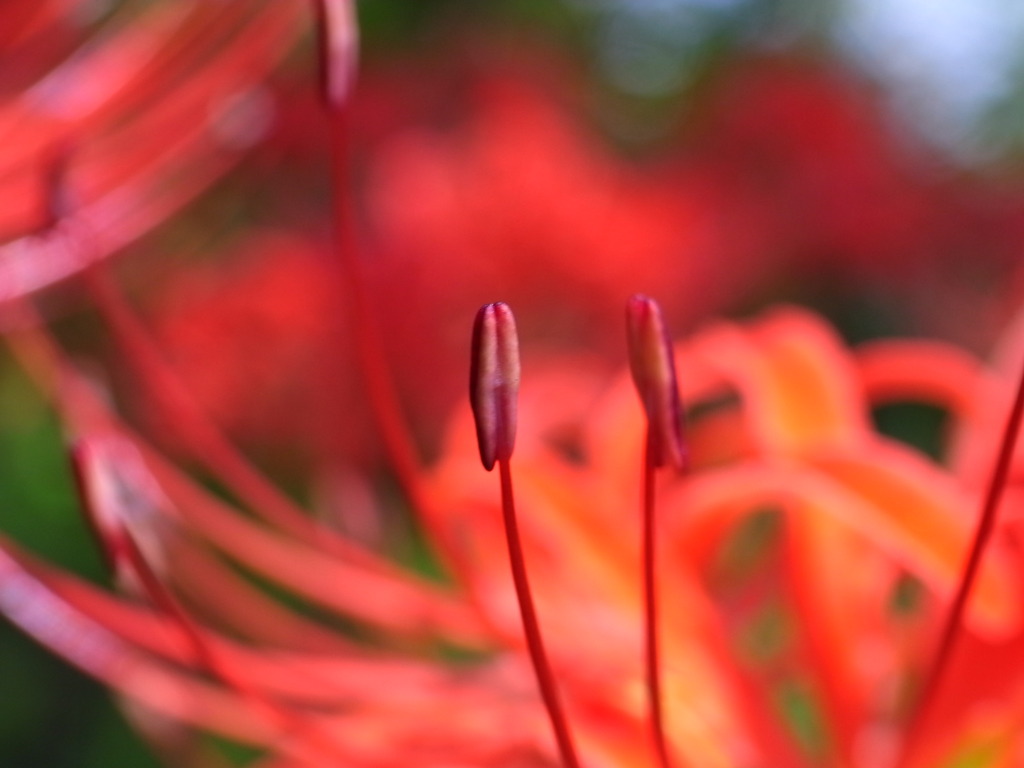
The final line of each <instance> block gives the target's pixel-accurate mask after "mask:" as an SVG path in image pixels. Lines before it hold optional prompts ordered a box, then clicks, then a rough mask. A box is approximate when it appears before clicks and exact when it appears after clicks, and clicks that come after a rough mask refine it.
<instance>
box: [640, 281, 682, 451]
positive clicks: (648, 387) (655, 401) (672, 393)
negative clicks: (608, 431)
mask: <svg viewBox="0 0 1024 768" xmlns="http://www.w3.org/2000/svg"><path fill="white" fill-rule="evenodd" d="M626 329H627V336H628V339H627V340H628V345H629V367H630V370H631V371H632V372H633V381H634V382H635V383H636V388H637V391H638V392H639V393H640V400H641V401H642V402H643V406H644V411H645V412H646V413H647V421H648V424H649V429H648V431H649V434H650V440H651V449H652V455H651V458H652V460H653V461H654V465H655V466H657V467H661V466H664V465H665V464H671V465H672V466H673V467H675V468H677V469H683V468H684V467H685V466H686V461H687V458H686V447H685V445H684V443H683V408H682V404H681V402H680V400H679V387H678V384H677V379H676V364H675V358H674V356H673V354H672V344H671V342H670V341H669V338H668V334H667V333H666V331H665V321H664V320H663V319H662V316H661V309H660V308H659V307H658V304H657V302H655V301H654V299H651V298H648V297H647V296H641V295H639V294H637V295H636V296H633V297H632V298H631V299H630V300H629V302H628V303H627V305H626Z"/></svg>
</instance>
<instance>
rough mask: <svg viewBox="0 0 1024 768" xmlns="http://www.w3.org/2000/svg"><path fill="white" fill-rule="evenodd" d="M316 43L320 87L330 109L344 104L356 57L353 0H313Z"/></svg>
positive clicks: (356, 45) (356, 44) (357, 52)
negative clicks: (317, 41) (318, 53)
mask: <svg viewBox="0 0 1024 768" xmlns="http://www.w3.org/2000/svg"><path fill="white" fill-rule="evenodd" d="M315 4H316V10H317V15H318V17H319V18H318V24H317V32H318V37H319V47H320V89H321V94H322V97H323V100H324V103H325V104H326V105H327V106H328V107H330V108H331V109H338V108H340V107H342V106H343V105H345V103H346V102H347V100H348V96H349V94H350V92H351V91H352V85H353V83H354V82H355V74H356V64H357V59H358V57H359V39H358V37H357V35H356V19H355V7H354V6H355V0H315Z"/></svg>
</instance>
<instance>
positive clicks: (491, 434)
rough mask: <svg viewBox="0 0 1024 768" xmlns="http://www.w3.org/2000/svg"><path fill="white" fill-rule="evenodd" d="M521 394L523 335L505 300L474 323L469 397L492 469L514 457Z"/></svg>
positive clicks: (485, 457)
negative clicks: (520, 336)
mask: <svg viewBox="0 0 1024 768" xmlns="http://www.w3.org/2000/svg"><path fill="white" fill-rule="evenodd" d="M518 394H519V338H518V336H517V335H516V321H515V317H513V315H512V310H511V309H509V306H508V305H507V304H505V303H503V302H497V303H495V304H487V305H485V306H484V307H481V308H480V311H479V312H477V315H476V321H475V323H474V324H473V349H472V361H471V364H470V372H469V400H470V404H471V405H472V407H473V417H474V418H475V419H476V436H477V442H478V443H479V445H480V460H481V461H483V464H484V467H485V468H486V469H487V470H488V471H490V470H491V469H493V468H494V463H495V462H496V461H499V460H507V459H508V458H509V457H511V456H512V448H513V446H514V445H515V441H516V398H517V396H518Z"/></svg>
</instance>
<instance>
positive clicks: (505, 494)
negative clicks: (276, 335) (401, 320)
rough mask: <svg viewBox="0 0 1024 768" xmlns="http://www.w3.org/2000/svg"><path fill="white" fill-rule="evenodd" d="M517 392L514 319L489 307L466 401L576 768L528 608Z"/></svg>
mask: <svg viewBox="0 0 1024 768" xmlns="http://www.w3.org/2000/svg"><path fill="white" fill-rule="evenodd" d="M518 391H519V340H518V337H517V335H516V324H515V318H514V317H513V315H512V310H511V309H509V307H508V305H507V304H503V303H501V302H499V303H496V304H488V305H486V306H484V307H482V308H481V309H480V311H479V312H478V313H477V316H476V322H475V323H474V325H473V346H472V360H471V363H470V378H469V399H470V404H471V405H472V408H473V416H474V418H475V420H476V434H477V440H478V441H479V444H480V459H481V460H482V461H483V465H484V467H485V468H486V469H487V471H488V472H489V471H491V470H492V469H493V468H494V464H495V462H497V464H498V473H499V475H500V479H501V511H502V515H503V517H504V522H505V535H506V538H507V539H508V556H509V561H510V563H511V566H512V581H513V583H514V584H515V590H516V597H517V598H518V600H519V612H520V615H521V616H522V620H523V633H524V634H525V636H526V647H527V650H528V652H529V654H530V661H531V662H532V664H533V669H534V672H535V673H536V675H537V683H538V686H539V688H540V695H541V698H542V699H543V700H544V706H545V707H546V708H547V711H548V717H549V718H550V720H551V727H552V729H553V730H554V732H555V740H556V741H557V743H558V750H559V752H560V753H561V755H562V762H563V763H564V765H565V766H566V768H579V765H580V763H579V759H578V758H577V756H576V748H575V746H574V744H573V739H572V734H571V732H570V731H569V724H568V721H567V720H566V718H565V713H564V712H563V711H562V705H561V701H560V700H559V696H558V689H557V687H556V686H555V678H554V675H553V674H552V672H551V666H550V664H549V663H548V658H547V654H546V653H545V651H544V643H543V641H542V639H541V635H540V625H539V623H538V621H537V612H536V610H535V609H534V605H533V596H532V594H531V592H530V584H529V580H528V579H527V577H526V561H525V558H524V557H523V547H522V542H521V540H520V538H519V526H518V523H517V521H516V508H515V499H514V497H513V493H512V470H511V467H510V463H511V459H512V448H513V447H514V445H515V430H516V396H517V394H518Z"/></svg>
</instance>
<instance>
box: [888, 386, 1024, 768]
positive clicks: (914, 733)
mask: <svg viewBox="0 0 1024 768" xmlns="http://www.w3.org/2000/svg"><path fill="white" fill-rule="evenodd" d="M1022 419H1024V370H1022V371H1021V376H1020V380H1019V382H1018V384H1017V394H1016V396H1015V397H1014V401H1013V406H1012V407H1011V408H1010V413H1009V415H1008V416H1007V419H1006V425H1005V426H1004V427H1003V435H1002V439H1001V442H1000V444H999V455H998V458H997V459H996V464H995V467H994V468H993V470H992V476H991V477H990V479H989V483H988V488H987V490H986V492H985V499H984V502H983V504H982V508H981V515H980V517H979V519H978V526H977V528H976V529H975V533H974V541H973V542H972V544H971V551H970V554H969V555H968V558H967V563H966V565H965V566H964V571H963V574H962V576H961V577H960V583H959V586H958V587H957V591H956V595H955V596H954V597H953V603H952V605H951V606H950V609H949V613H948V614H947V616H946V621H945V624H944V625H943V629H942V634H941V635H940V639H939V644H938V650H937V651H936V653H935V658H934V660H933V661H932V663H931V667H930V669H929V671H928V675H927V677H926V678H925V683H924V685H923V686H922V687H921V694H920V697H919V698H918V705H917V708H916V709H915V711H914V713H913V715H912V717H911V720H910V725H909V726H908V728H907V734H906V738H905V739H904V742H903V748H902V753H901V757H900V760H899V762H898V765H900V766H906V765H907V764H908V763H909V760H910V758H911V757H913V755H914V750H915V748H916V747H917V743H918V741H919V740H920V736H921V732H922V730H923V726H924V724H925V720H926V718H927V715H928V712H929V710H930V707H931V705H932V702H933V701H934V699H935V696H936V694H937V693H938V691H939V688H940V686H941V684H942V681H943V679H944V678H945V675H946V672H947V670H948V667H949V662H950V660H951V659H952V657H953V653H954V651H955V650H956V647H957V643H958V641H959V640H960V637H961V634H962V632H961V630H962V628H963V623H964V613H965V611H966V609H967V601H968V600H969V599H970V596H971V592H972V590H973V588H974V584H975V582H976V581H977V579H978V574H979V572H980V569H981V562H982V556H983V555H984V553H985V548H986V547H987V546H988V543H989V541H990V540H991V538H992V533H993V531H994V530H995V523H996V516H997V513H998V511H999V502H1000V501H1001V500H1002V497H1003V492H1004V491H1005V490H1006V483H1007V479H1008V477H1009V473H1010V465H1011V463H1012V461H1013V451H1014V447H1015V446H1016V444H1017V438H1018V436H1019V434H1020V429H1021V421H1022Z"/></svg>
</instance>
